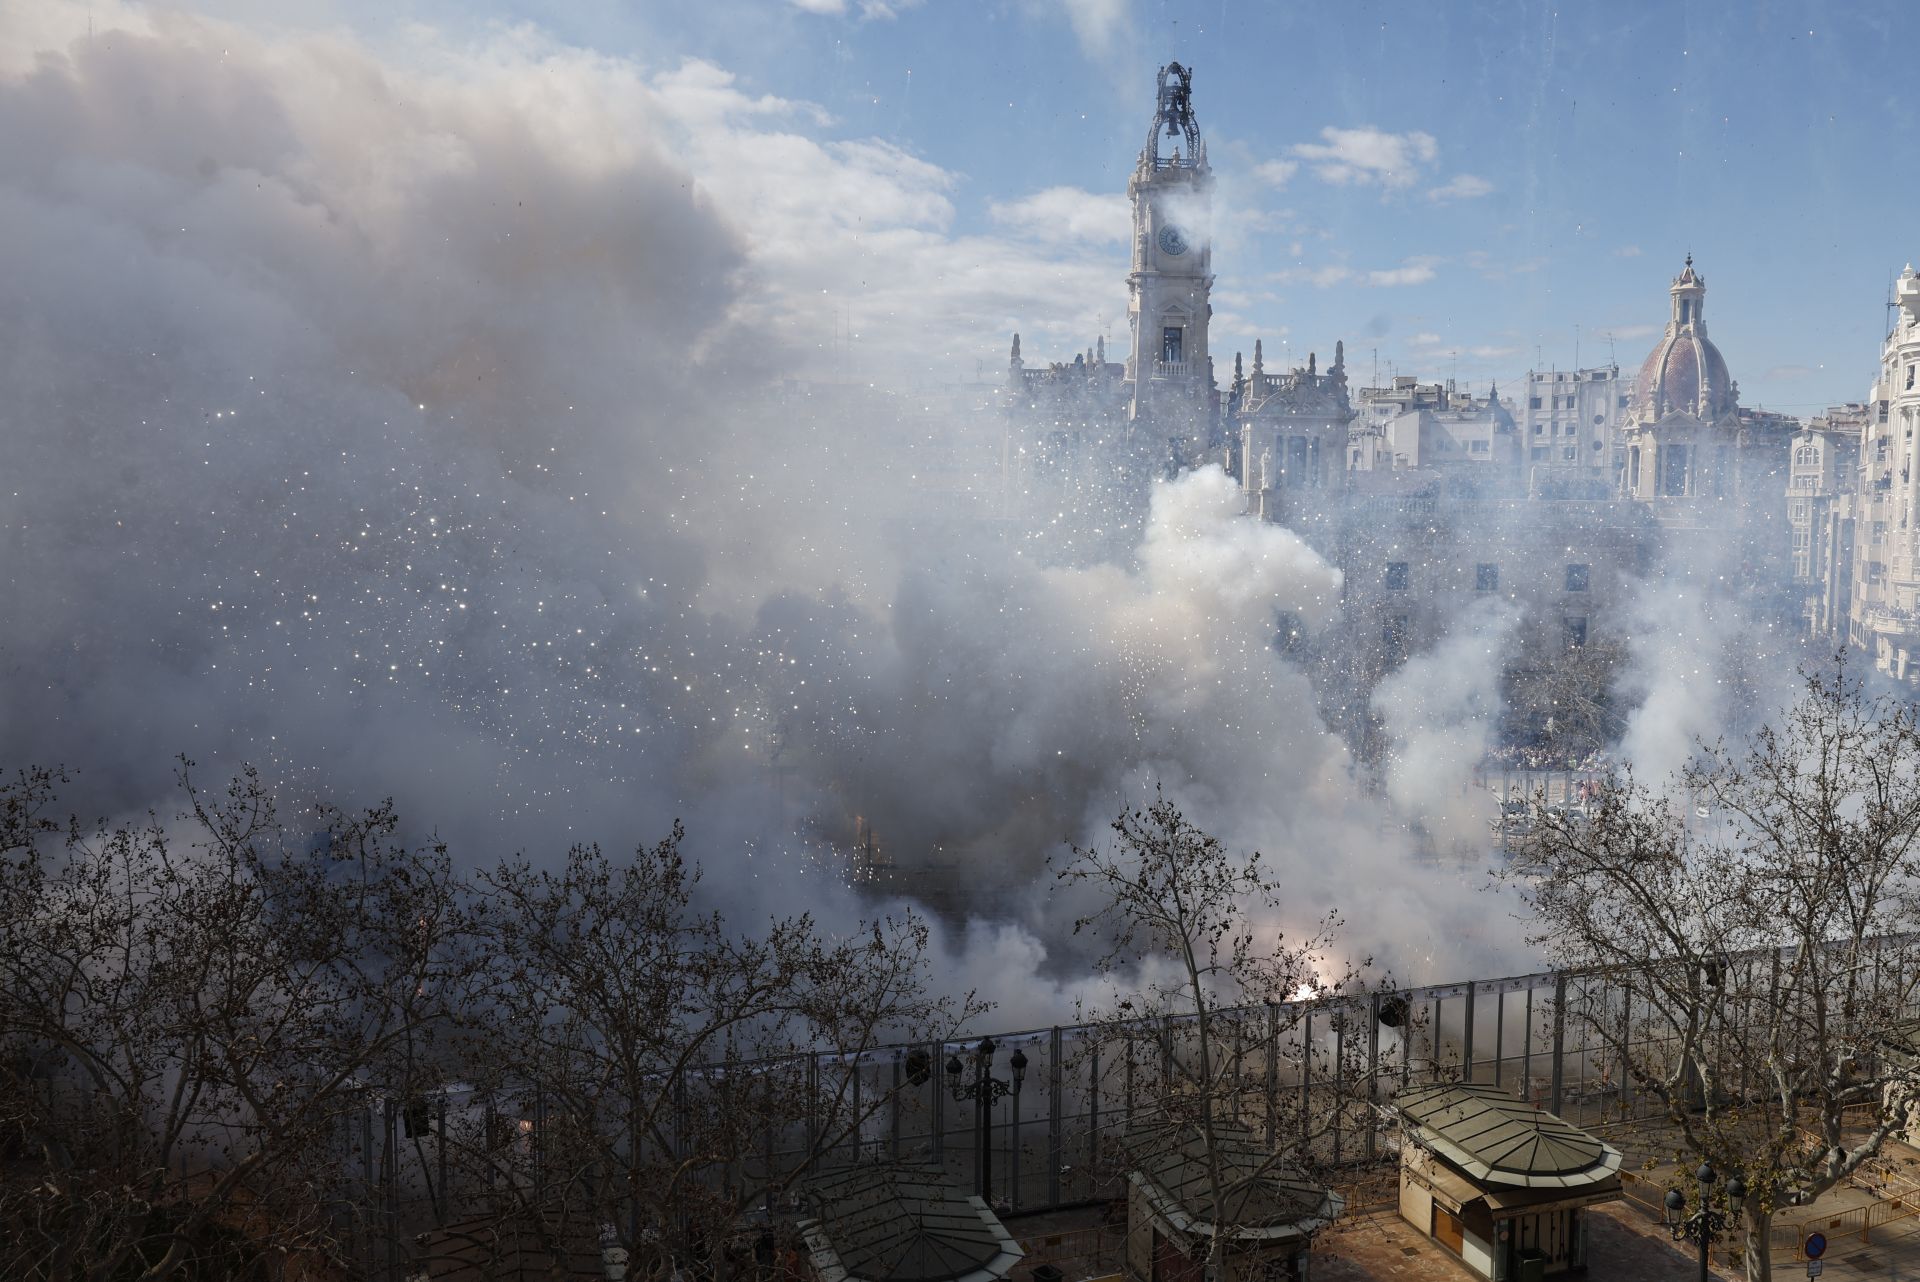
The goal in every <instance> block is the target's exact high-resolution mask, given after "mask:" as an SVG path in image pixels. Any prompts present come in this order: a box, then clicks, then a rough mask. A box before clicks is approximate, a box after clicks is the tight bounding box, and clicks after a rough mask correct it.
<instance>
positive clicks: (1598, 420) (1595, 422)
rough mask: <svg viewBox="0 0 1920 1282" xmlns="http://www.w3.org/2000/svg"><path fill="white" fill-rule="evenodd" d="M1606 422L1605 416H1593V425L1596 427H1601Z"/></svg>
mask: <svg viewBox="0 0 1920 1282" xmlns="http://www.w3.org/2000/svg"><path fill="white" fill-rule="evenodd" d="M1606 421H1607V416H1606V415H1605V414H1595V415H1594V416H1593V425H1594V426H1595V427H1598V426H1600V425H1601V424H1602V423H1604V422H1606Z"/></svg>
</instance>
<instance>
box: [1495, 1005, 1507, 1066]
mask: <svg viewBox="0 0 1920 1282" xmlns="http://www.w3.org/2000/svg"><path fill="white" fill-rule="evenodd" d="M1506 1040H1507V990H1506V989H1504V988H1496V989H1494V990H1493V1084H1494V1085H1495V1086H1498V1085H1500V1076H1501V1074H1500V1067H1501V1066H1500V1057H1501V1055H1502V1054H1504V1053H1505V1051H1506Z"/></svg>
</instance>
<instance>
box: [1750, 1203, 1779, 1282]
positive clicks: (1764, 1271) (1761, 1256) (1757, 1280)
mask: <svg viewBox="0 0 1920 1282" xmlns="http://www.w3.org/2000/svg"><path fill="white" fill-rule="evenodd" d="M1754 1202H1755V1200H1754V1199H1752V1198H1749V1199H1748V1200H1747V1243H1746V1246H1747V1250H1746V1255H1747V1282H1773V1252H1772V1250H1771V1249H1770V1248H1769V1243H1770V1241H1771V1240H1772V1237H1773V1212H1772V1211H1763V1210H1761V1209H1760V1208H1759V1207H1758V1206H1757V1205H1755V1204H1754Z"/></svg>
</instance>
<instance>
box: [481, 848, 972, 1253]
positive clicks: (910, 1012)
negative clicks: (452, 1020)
mask: <svg viewBox="0 0 1920 1282" xmlns="http://www.w3.org/2000/svg"><path fill="white" fill-rule="evenodd" d="M681 840H682V833H681V830H680V828H679V827H678V826H677V825H676V826H675V828H674V830H673V832H672V834H671V835H670V836H668V837H667V838H666V839H664V840H662V841H661V842H659V843H658V844H656V845H654V846H652V847H646V848H642V849H640V850H638V851H637V852H635V854H634V856H633V857H632V858H631V859H628V860H615V859H612V858H609V857H608V856H606V855H605V854H603V853H602V851H601V850H600V849H599V848H597V847H577V848H575V849H574V850H572V851H571V852H569V854H568V856H567V858H566V860H565V862H564V863H563V864H562V865H561V866H560V867H559V868H558V869H557V870H552V871H549V870H542V869H537V868H534V867H532V866H530V865H528V864H527V863H525V862H517V861H516V862H509V863H506V864H503V865H501V866H500V867H498V868H496V869H494V870H492V871H489V872H487V873H485V874H483V875H482V876H481V878H480V886H481V889H482V892H483V894H484V897H485V911H484V913H483V919H484V922H485V925H484V935H485V938H486V940H487V941H488V944H489V946H490V948H491V951H492V953H493V955H494V959H495V961H494V967H493V984H492V987H491V997H490V1002H491V1008H492V1018H493V1019H494V1021H495V1022H494V1026H493V1029H492V1033H491V1044H493V1045H495V1046H499V1047H503V1048H507V1047H510V1048H512V1049H511V1054H507V1055H500V1056H497V1057H496V1058H495V1060H494V1065H495V1069H494V1071H487V1070H486V1068H485V1066H484V1065H482V1066H477V1068H478V1073H477V1076H476V1079H475V1081H476V1084H477V1085H479V1086H480V1087H481V1088H482V1089H483V1091H485V1092H487V1093H489V1094H490V1096H492V1097H494V1098H497V1099H500V1100H503V1101H504V1100H507V1099H515V1100H518V1101H520V1104H521V1107H522V1109H523V1111H522V1112H521V1113H520V1116H522V1117H526V1118H528V1119H530V1122H531V1127H532V1130H533V1133H532V1134H531V1135H530V1136H529V1142H530V1143H531V1144H532V1145H533V1146H534V1148H535V1149H536V1153H535V1155H534V1156H533V1158H532V1160H531V1166H530V1169H529V1171H528V1172H527V1176H526V1178H525V1179H524V1180H521V1181H518V1182H515V1181H512V1180H506V1179H497V1180H496V1181H495V1182H496V1184H497V1185H499V1186H501V1187H510V1188H512V1189H515V1190H518V1192H517V1194H516V1197H517V1201H518V1206H517V1213H518V1214H520V1215H522V1216H524V1217H526V1218H527V1219H528V1220H529V1222H530V1223H531V1224H532V1225H533V1226H534V1228H533V1231H534V1232H535V1233H539V1234H545V1235H547V1242H548V1246H549V1248H550V1249H551V1250H553V1251H555V1252H560V1251H563V1250H564V1246H565V1242H566V1240H567V1238H568V1235H569V1232H570V1231H573V1232H577V1228H578V1226H579V1225H580V1224H582V1223H587V1224H591V1225H592V1226H594V1228H595V1229H599V1228H600V1227H601V1226H606V1228H607V1229H609V1230H610V1231H611V1233H612V1234H613V1235H614V1236H617V1237H618V1239H619V1240H620V1242H621V1244H622V1245H623V1246H624V1247H625V1249H627V1250H628V1251H630V1252H634V1253H636V1254H637V1255H638V1257H639V1261H640V1265H641V1268H642V1270H643V1271H646V1270H656V1271H657V1270H659V1269H663V1268H664V1267H665V1255H666V1254H668V1253H670V1254H671V1255H672V1256H674V1257H677V1258H678V1259H679V1261H680V1262H681V1263H683V1264H685V1265H687V1266H689V1268H690V1269H691V1270H692V1271H694V1272H696V1273H699V1272H703V1271H704V1269H705V1267H706V1265H707V1262H708V1261H709V1260H710V1259H711V1258H712V1257H713V1255H714V1253H715V1252H717V1251H718V1250H719V1248H720V1246H721V1245H722V1243H723V1242H724V1240H725V1239H726V1238H727V1236H728V1235H729V1234H730V1232H731V1230H732V1227H733V1226H734V1224H735V1222H736V1219H737V1217H738V1216H739V1215H740V1214H741V1213H742V1212H743V1211H744V1210H745V1209H746V1208H748V1207H749V1206H750V1205H751V1204H752V1203H753V1202H755V1201H757V1200H759V1199H762V1198H765V1197H768V1196H770V1195H777V1194H779V1193H780V1192H782V1191H783V1190H784V1189H785V1188H786V1187H787V1185H788V1184H789V1183H790V1182H791V1181H792V1180H794V1179H795V1178H796V1177H797V1176H799V1175H800V1174H801V1173H802V1172H803V1171H804V1170H805V1169H807V1168H808V1167H809V1166H811V1165H812V1164H814V1163H816V1162H819V1161H821V1160H823V1159H825V1158H828V1157H829V1156H831V1155H833V1154H834V1153H835V1152H836V1150H842V1149H844V1148H846V1147H847V1146H848V1145H849V1144H850V1143H852V1142H854V1141H857V1138H858V1135H859V1129H860V1126H861V1123H862V1122H863V1121H864V1120H865V1119H867V1118H868V1117H871V1116H872V1115H873V1114H874V1113H875V1112H876V1111H877V1110H878V1109H880V1108H882V1107H883V1106H884V1105H885V1104H886V1102H887V1101H886V1100H885V1098H884V1097H879V1096H875V1095H869V1096H867V1097H864V1098H862V1097H860V1096H859V1094H858V1092H857V1090H856V1089H855V1088H854V1086H853V1078H852V1076H851V1074H847V1073H834V1072H832V1071H831V1069H832V1066H834V1065H837V1064H842V1063H846V1062H850V1061H852V1060H854V1059H855V1058H857V1057H858V1056H859V1055H860V1054H862V1053H864V1052H867V1051H871V1050H873V1049H874V1048H876V1047H878V1046H879V1045H881V1044H882V1043H883V1042H886V1041H890V1040H891V1041H925V1040H929V1039H935V1040H937V1039H942V1038H945V1037H946V1036H949V1035H950V1034H951V1033H952V1032H953V1031H954V1030H955V1029H956V1028H957V1027H958V1026H959V1025H960V1024H961V1023H963V1022H964V1021H965V1020H967V1019H969V1018H971V1017H972V1016H974V1015H976V1014H978V1013H980V1011H981V1010H982V1009H983V1007H982V1006H981V1005H980V1004H979V1003H978V1002H976V1001H974V1000H973V999H972V997H971V996H964V997H958V998H946V997H941V996H935V995H933V994H932V993H931V992H930V985H929V974H928V959H927V956H926V946H927V938H928V937H927V929H926V926H925V923H923V922H921V921H920V920H918V919H917V918H914V917H912V916H906V917H903V918H883V919H880V920H875V921H871V922H866V923H863V924H861V925H860V926H858V927H857V928H855V929H854V930H853V931H852V932H851V933H849V934H847V935H845V936H838V937H836V936H834V935H832V934H830V933H828V932H826V931H824V930H822V929H821V928H820V926H819V925H818V924H817V923H816V922H815V921H814V920H813V919H812V918H810V917H808V916H805V915H801V916H795V917H790V918H784V919H778V920H773V921H770V922H767V923H765V924H764V925H763V926H762V927H760V928H759V929H756V930H751V931H749V930H744V929H740V928H739V927H738V926H737V925H736V924H735V923H730V922H727V921H724V920H722V919H721V918H720V917H719V916H718V915H717V914H714V913H702V912H700V911H699V910H698V909H697V908H696V907H695V904H694V889H695V886H696V884H697V882H698V881H699V877H700V873H699V870H698V868H697V867H695V866H694V865H692V864H690V863H689V862H688V861H687V860H686V859H685V858H684V856H683V855H682V854H681V850H680V845H681ZM822 1065H826V1066H828V1071H827V1072H825V1073H823V1072H821V1066H822ZM536 1095H537V1097H538V1100H539V1110H540V1116H539V1119H538V1120H537V1121H533V1120H532V1117H533V1115H532V1113H531V1112H528V1111H525V1110H526V1109H527V1108H529V1107H530V1105H529V1101H530V1100H531V1099H532V1098H533V1097H534V1096H536ZM569 1224H571V1225H573V1226H575V1227H574V1229H573V1230H569V1229H568V1227H567V1226H568V1225H569Z"/></svg>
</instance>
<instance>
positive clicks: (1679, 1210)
mask: <svg viewBox="0 0 1920 1282" xmlns="http://www.w3.org/2000/svg"><path fill="white" fill-rule="evenodd" d="M1693 1178H1694V1179H1695V1181H1697V1182H1698V1183H1699V1185H1700V1209H1699V1210H1697V1211H1695V1212H1694V1213H1693V1214H1692V1215H1688V1214H1687V1195H1686V1194H1685V1193H1682V1192H1681V1191H1680V1190H1679V1189H1668V1190H1667V1231H1668V1232H1669V1233H1671V1234H1672V1235H1673V1240H1674V1241H1676V1242H1679V1241H1682V1240H1685V1241H1688V1242H1698V1243H1699V1244H1700V1282H1707V1278H1708V1274H1707V1254H1708V1252H1709V1251H1711V1250H1712V1248H1713V1244H1714V1242H1715V1241H1717V1240H1718V1239H1720V1238H1722V1237H1724V1236H1726V1234H1727V1231H1728V1230H1729V1229H1731V1228H1732V1227H1733V1226H1735V1225H1737V1224H1738V1223H1740V1217H1741V1215H1742V1213H1743V1212H1744V1210H1745V1205H1746V1200H1747V1182H1746V1181H1745V1180H1743V1179H1741V1178H1740V1177H1739V1176H1738V1175H1737V1174H1736V1175H1735V1176H1734V1177H1733V1178H1732V1179H1730V1180H1728V1181H1727V1209H1726V1210H1725V1211H1716V1210H1714V1209H1713V1185H1714V1182H1715V1181H1716V1180H1718V1179H1719V1178H1720V1177H1719V1175H1718V1174H1716V1173H1715V1172H1714V1169H1713V1167H1712V1166H1711V1165H1709V1164H1708V1163H1706V1162H1702V1163H1700V1169H1699V1170H1697V1171H1695V1172H1694V1173H1693Z"/></svg>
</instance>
